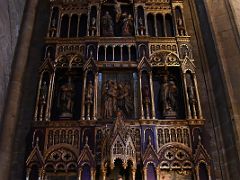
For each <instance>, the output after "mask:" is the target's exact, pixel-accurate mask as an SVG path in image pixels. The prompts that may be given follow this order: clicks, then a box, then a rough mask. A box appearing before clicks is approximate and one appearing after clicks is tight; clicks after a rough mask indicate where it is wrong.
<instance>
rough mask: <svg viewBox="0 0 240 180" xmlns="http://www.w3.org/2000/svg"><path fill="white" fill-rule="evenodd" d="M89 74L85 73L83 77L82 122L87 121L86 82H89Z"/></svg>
mask: <svg viewBox="0 0 240 180" xmlns="http://www.w3.org/2000/svg"><path fill="white" fill-rule="evenodd" d="M87 73H88V71H85V72H84V77H83V88H82V118H81V119H82V120H85V90H86V83H87V82H86V81H87Z"/></svg>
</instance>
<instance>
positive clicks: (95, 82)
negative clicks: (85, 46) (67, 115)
mask: <svg viewBox="0 0 240 180" xmlns="http://www.w3.org/2000/svg"><path fill="white" fill-rule="evenodd" d="M97 88H98V72H95V76H94V97H93V98H94V99H93V117H92V119H93V120H97Z"/></svg>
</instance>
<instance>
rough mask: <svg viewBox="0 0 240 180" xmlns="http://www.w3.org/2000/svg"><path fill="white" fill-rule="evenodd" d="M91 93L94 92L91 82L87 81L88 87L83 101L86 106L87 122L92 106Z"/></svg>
mask: <svg viewBox="0 0 240 180" xmlns="http://www.w3.org/2000/svg"><path fill="white" fill-rule="evenodd" d="M93 92H94V87H93V84H92V81H88V85H87V89H86V100H85V104H86V106H87V120H90V110H91V105H92V104H93Z"/></svg>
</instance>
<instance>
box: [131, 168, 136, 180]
mask: <svg viewBox="0 0 240 180" xmlns="http://www.w3.org/2000/svg"><path fill="white" fill-rule="evenodd" d="M131 170H132V180H135V179H136V169H135V168H132V169H131Z"/></svg>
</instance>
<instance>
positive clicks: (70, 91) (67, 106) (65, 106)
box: [58, 77, 75, 118]
mask: <svg viewBox="0 0 240 180" xmlns="http://www.w3.org/2000/svg"><path fill="white" fill-rule="evenodd" d="M74 94H75V90H74V85H73V83H72V80H71V77H69V78H68V82H67V83H65V84H63V85H62V86H61V87H60V95H59V104H58V107H59V108H60V111H61V114H60V117H62V118H71V117H72V112H73V105H74V102H73V97H74Z"/></svg>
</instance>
